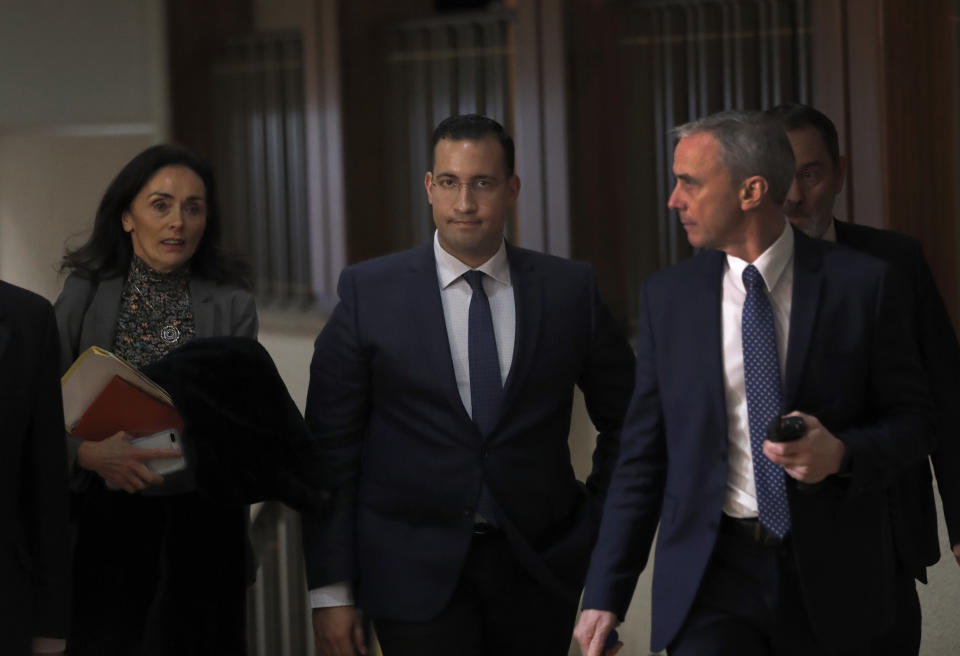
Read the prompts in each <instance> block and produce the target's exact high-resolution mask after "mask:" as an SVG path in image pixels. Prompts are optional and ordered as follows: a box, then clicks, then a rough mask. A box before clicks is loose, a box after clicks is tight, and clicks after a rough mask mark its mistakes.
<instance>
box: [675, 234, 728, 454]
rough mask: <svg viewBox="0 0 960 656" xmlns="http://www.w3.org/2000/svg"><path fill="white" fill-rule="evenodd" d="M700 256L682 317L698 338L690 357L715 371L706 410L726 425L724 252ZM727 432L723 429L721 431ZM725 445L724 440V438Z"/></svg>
mask: <svg viewBox="0 0 960 656" xmlns="http://www.w3.org/2000/svg"><path fill="white" fill-rule="evenodd" d="M696 257H697V259H699V260H700V274H701V275H700V280H699V285H698V287H697V289H696V292H697V293H696V295H695V296H692V297H691V298H690V299H689V306H690V313H689V315H688V316H687V317H685V318H684V321H689V325H691V326H696V327H698V328H696V329H695V332H696V334H697V335H698V339H697V340H696V343H694V344H691V348H693V349H696V354H695V355H694V356H693V357H691V359H690V361H692V362H696V363H697V366H698V367H702V370H703V371H704V372H714V375H713V380H711V381H709V382H708V391H709V398H708V401H709V410H710V412H712V413H715V414H716V415H717V417H718V418H719V422H720V423H718V424H717V425H720V426H726V423H727V402H726V397H725V396H724V373H723V372H724V370H723V366H724V365H723V307H722V301H723V274H724V264H725V263H726V255H725V254H724V253H723V252H721V251H714V250H709V251H704V252H702V253H700V254H699V255H697V256H696ZM722 435H726V432H724V433H722ZM724 445H726V440H725V439H724Z"/></svg>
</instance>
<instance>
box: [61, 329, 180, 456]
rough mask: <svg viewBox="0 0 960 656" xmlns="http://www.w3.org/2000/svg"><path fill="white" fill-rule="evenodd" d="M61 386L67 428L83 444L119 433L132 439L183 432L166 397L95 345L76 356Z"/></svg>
mask: <svg viewBox="0 0 960 656" xmlns="http://www.w3.org/2000/svg"><path fill="white" fill-rule="evenodd" d="M60 387H61V389H62V391H63V415H64V423H65V424H66V429H67V431H68V432H69V433H71V434H73V435H75V436H77V437H80V438H83V439H85V440H102V439H104V438H107V437H110V436H111V435H113V434H114V433H116V432H118V431H121V430H122V431H126V432H128V433H130V434H131V435H132V436H134V437H143V436H146V435H153V434H154V433H157V432H160V431H164V430H169V429H175V430H177V431H179V432H181V433H182V432H183V420H182V419H181V418H180V415H179V414H178V413H177V411H176V409H175V408H174V407H173V401H172V400H171V399H170V395H169V394H167V393H166V391H164V390H163V388H161V387H160V386H159V385H157V384H156V383H154V382H153V381H152V380H150V379H149V378H147V377H146V376H144V375H143V374H141V373H140V372H139V371H138V370H137V368H136V367H134V366H133V365H131V364H130V363H128V362H126V361H125V360H123V359H122V358H120V357H118V356H116V355H114V354H113V353H111V352H110V351H107V350H106V349H102V348H100V347H99V346H91V347H90V348H88V349H87V350H86V351H84V352H83V353H81V354H80V357H79V358H77V360H76V362H74V363H73V365H71V366H70V369H68V370H67V373H65V374H64V375H63V378H62V379H61V380H60Z"/></svg>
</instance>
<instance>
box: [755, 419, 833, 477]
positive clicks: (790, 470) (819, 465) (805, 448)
mask: <svg viewBox="0 0 960 656" xmlns="http://www.w3.org/2000/svg"><path fill="white" fill-rule="evenodd" d="M789 416H793V417H802V418H803V423H804V425H805V426H806V427H807V432H806V434H805V435H804V436H803V437H801V438H800V439H799V440H794V441H793V442H771V441H769V440H765V441H764V443H763V453H764V454H765V455H766V456H767V457H768V458H770V460H772V461H773V462H775V463H776V464H778V465H782V466H783V468H784V469H785V470H786V471H787V474H789V475H790V477H791V478H795V479H796V480H798V481H800V482H801V483H819V482H820V481H822V480H823V479H825V478H826V477H827V476H829V475H830V474H836V473H837V472H838V471H840V463H841V462H842V461H843V454H844V452H845V451H846V446H845V445H844V443H843V442H841V441H840V440H839V439H837V438H836V437H835V436H834V435H833V433H831V432H830V431H828V430H827V429H826V428H825V427H824V426H823V424H821V423H820V420H819V419H817V418H816V417H814V416H813V415H807V414H804V413H802V412H791V413H790V415H789Z"/></svg>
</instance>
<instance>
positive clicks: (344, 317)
mask: <svg viewBox="0 0 960 656" xmlns="http://www.w3.org/2000/svg"><path fill="white" fill-rule="evenodd" d="M355 285H356V283H355V280H354V277H353V275H352V271H351V270H350V269H347V270H345V271H344V272H343V274H341V276H340V283H339V285H338V294H339V297H340V302H339V303H338V304H337V306H336V308H335V309H334V311H333V314H332V315H331V317H330V320H329V321H328V322H327V324H326V326H324V329H323V331H322V332H321V333H320V335H319V336H318V337H317V340H316V343H315V345H314V353H313V360H312V362H311V363H310V385H309V388H308V391H307V406H306V413H305V414H306V421H307V426H308V427H309V429H310V432H311V434H312V436H313V438H314V439H315V440H318V441H319V442H320V444H321V448H322V450H323V452H324V454H325V472H324V474H325V479H324V480H326V481H328V485H329V487H330V489H332V490H334V492H333V501H332V504H331V511H330V513H329V515H328V517H327V518H326V519H325V520H323V521H322V522H318V521H316V520H314V519H311V518H308V517H306V516H304V517H303V521H304V529H303V531H304V552H305V557H306V567H307V583H308V587H309V588H310V589H314V588H319V587H322V586H325V585H328V584H331V583H337V582H342V581H353V580H354V579H355V578H356V555H355V554H356V539H355V528H356V526H355V525H356V494H357V477H358V475H359V470H360V449H361V445H362V441H363V434H364V430H365V428H366V425H367V417H368V413H369V408H370V395H371V390H370V371H369V362H368V358H367V355H366V354H365V353H364V349H363V344H362V341H361V336H360V335H359V331H358V326H357V313H358V312H359V308H358V307H357V294H356V286H355Z"/></svg>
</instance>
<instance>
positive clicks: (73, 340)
mask: <svg viewBox="0 0 960 656" xmlns="http://www.w3.org/2000/svg"><path fill="white" fill-rule="evenodd" d="M92 284H93V283H91V282H90V281H89V280H86V279H84V278H81V277H80V276H78V275H76V274H70V275H69V276H67V279H66V281H65V282H64V283H63V290H61V292H60V295H59V296H58V297H57V300H56V302H55V303H54V306H53V309H54V314H55V316H56V320H57V324H56V325H57V331H58V333H59V335H58V336H59V349H57V350H56V351H54V352H55V353H56V352H59V354H60V358H59V362H58V363H57V364H58V371H59V372H60V374H61V375H62V374H64V373H66V371H67V369H69V368H70V365H72V364H73V362H74V360H76V359H77V357H78V356H79V355H80V333H81V332H82V330H83V316H84V314H85V312H86V309H87V304H88V302H89V300H90V292H91V285H92ZM61 426H62V423H61ZM65 435H66V445H67V465H66V466H67V471H68V472H69V473H70V487H71V489H73V490H76V491H80V490H83V489H85V488H86V487H87V485H88V484H89V481H90V476H91V475H92V473H91V472H88V471H85V470H82V469H80V468H79V467H77V466H76V464H77V450H78V449H79V448H80V445H81V444H83V440H81V439H80V438H78V437H74V436H73V435H70V434H69V433H65Z"/></svg>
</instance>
